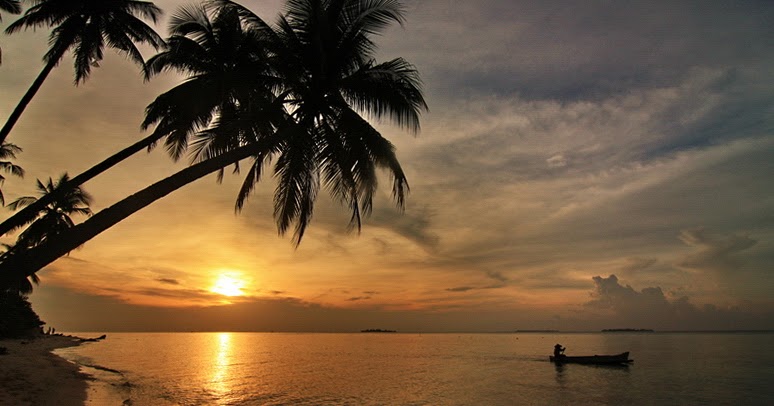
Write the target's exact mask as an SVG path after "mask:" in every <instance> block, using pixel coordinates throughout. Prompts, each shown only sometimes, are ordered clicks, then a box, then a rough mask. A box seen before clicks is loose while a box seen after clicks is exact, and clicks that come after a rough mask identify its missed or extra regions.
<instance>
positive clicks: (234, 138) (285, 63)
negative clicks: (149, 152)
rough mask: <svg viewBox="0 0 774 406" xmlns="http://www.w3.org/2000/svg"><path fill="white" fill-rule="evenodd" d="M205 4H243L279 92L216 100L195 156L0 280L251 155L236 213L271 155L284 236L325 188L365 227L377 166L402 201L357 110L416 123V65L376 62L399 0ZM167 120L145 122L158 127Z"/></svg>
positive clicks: (375, 135) (19, 262) (1, 270)
mask: <svg viewBox="0 0 774 406" xmlns="http://www.w3.org/2000/svg"><path fill="white" fill-rule="evenodd" d="M212 3H213V4H216V5H217V6H218V7H223V8H232V7H233V8H234V9H236V10H238V11H239V13H240V15H241V16H242V21H243V23H244V24H247V25H249V26H252V27H255V29H257V30H259V31H260V32H261V33H262V34H263V35H264V36H265V37H264V39H265V40H266V41H268V46H267V50H268V51H269V52H270V53H271V55H269V56H270V62H271V64H272V66H273V70H274V74H275V75H276V79H277V80H278V81H279V82H278V83H277V84H276V85H274V88H273V89H272V90H274V95H275V96H274V98H273V99H272V100H264V99H261V98H260V97H255V98H253V97H246V98H243V99H238V100H237V102H236V103H225V104H223V106H224V107H227V108H223V109H221V110H220V111H219V112H218V115H217V117H216V119H215V120H213V121H212V122H211V124H210V126H209V127H208V128H206V129H204V130H203V131H200V132H199V133H198V135H197V137H198V140H197V141H196V144H197V151H198V154H197V162H196V163H194V164H192V165H191V166H189V167H188V168H185V169H183V170H181V171H180V172H178V173H176V174H174V175H172V176H170V177H168V178H166V179H163V180H161V181H159V182H157V183H155V184H153V185H151V186H149V187H147V188H145V189H143V190H141V191H139V192H138V193H136V194H134V195H131V196H129V197H127V198H125V199H124V200H122V201H120V202H118V203H116V204H114V205H113V206H111V207H109V208H107V209H104V210H102V211H100V212H99V213H97V214H95V215H94V216H92V217H91V218H89V219H88V220H86V221H85V222H83V223H81V224H78V225H76V226H75V227H73V228H71V229H70V230H68V231H67V232H66V233H63V234H61V235H59V236H57V238H55V239H51V240H49V241H46V242H44V243H42V244H40V245H39V246H36V247H34V248H32V249H30V250H28V251H25V252H24V253H23V254H22V255H18V256H14V257H13V258H9V260H8V261H3V262H2V263H0V284H2V283H3V282H5V281H9V280H11V278H12V277H13V276H14V275H15V276H19V275H24V276H26V275H30V274H32V273H34V272H36V271H37V270H39V269H41V268H42V267H44V266H46V265H47V264H49V263H51V262H53V261H54V260H56V259H57V258H59V257H60V256H62V255H64V254H66V253H67V252H69V251H70V250H72V249H73V248H75V247H77V246H79V245H81V244H83V243H84V242H86V241H88V240H89V239H91V238H93V237H94V236H96V235H98V234H99V233H101V232H102V231H104V230H106V229H108V228H110V227H111V226H113V225H115V224H117V223H118V222H120V221H122V220H123V219H124V218H126V217H128V216H130V215H131V214H133V213H135V212H137V211H139V210H141V209H142V208H144V207H145V206H147V205H149V204H151V203H153V202H154V201H156V200H158V199H160V198H162V197H164V196H166V195H167V194H169V193H171V192H172V191H174V190H176V189H178V188H180V187H182V186H185V185H186V184H188V183H191V182H193V181H195V180H197V179H200V178H201V177H204V176H206V175H208V174H210V173H213V172H216V171H219V170H222V169H223V168H225V167H226V166H229V165H232V164H237V163H239V162H240V161H241V160H243V159H246V158H251V159H252V165H251V167H250V169H249V172H248V174H247V176H246V179H245V181H244V183H243V186H242V189H241V190H240V192H239V194H238V197H237V209H240V208H242V207H243V205H244V203H245V200H246V199H247V197H248V196H249V194H250V192H251V191H252V190H253V187H254V185H255V184H256V183H257V182H258V181H259V180H260V178H261V176H262V170H263V169H262V168H263V166H264V165H265V164H267V163H269V162H270V161H272V158H276V162H275V164H274V174H275V177H277V179H278V186H277V189H276V192H275V218H276V220H277V224H278V228H279V231H280V233H282V234H284V233H285V232H286V231H287V230H288V229H289V228H290V227H291V226H295V232H294V242H295V243H296V244H298V243H300V241H301V239H302V237H303V234H304V231H305V229H306V227H307V226H308V224H309V222H310V221H311V218H312V212H313V207H314V202H315V199H316V197H317V194H318V191H319V189H320V188H321V187H323V186H324V187H326V188H327V189H328V190H329V191H330V192H331V194H332V195H333V196H334V197H335V198H337V199H339V200H341V201H343V202H344V203H345V204H347V206H348V207H349V209H350V210H351V212H352V223H351V224H352V225H353V226H357V227H360V221H361V216H362V215H367V214H368V213H369V212H370V210H371V207H372V201H373V194H374V193H375V191H376V187H377V179H376V170H377V168H383V169H386V170H387V171H388V172H389V173H390V174H391V175H392V178H393V195H394V197H395V199H396V202H397V204H398V205H399V207H401V208H402V207H403V204H404V199H405V194H406V192H407V190H408V184H407V182H406V178H405V175H404V173H403V171H402V169H401V168H400V165H399V163H398V160H397V157H396V156H395V151H394V147H393V146H392V144H391V143H390V142H389V141H387V140H386V139H384V138H383V137H382V136H381V134H380V133H379V132H378V131H377V130H376V129H375V128H374V127H373V126H371V124H370V123H369V122H368V121H367V120H366V119H365V118H363V117H362V116H361V115H360V113H365V114H366V115H367V116H369V117H373V118H377V119H378V118H388V119H391V120H392V121H394V122H396V123H398V124H399V125H401V126H403V127H406V128H408V129H409V130H412V131H415V132H416V131H418V130H419V115H420V112H421V110H423V109H425V108H426V104H425V102H424V98H423V96H422V92H421V90H420V87H419V78H418V74H417V72H416V71H415V70H414V68H413V67H412V66H411V65H410V64H408V63H407V62H406V61H404V60H403V59H394V60H392V61H388V62H384V63H376V62H374V60H373V53H374V50H375V44H374V43H373V42H372V41H371V37H372V36H374V35H375V34H378V33H379V32H381V31H382V30H383V29H384V28H385V27H386V26H387V25H388V24H389V23H391V22H398V23H401V22H402V21H403V9H402V7H401V5H400V3H399V2H398V1H389V0H382V1H368V0H338V1H337V0H330V1H325V0H290V1H288V8H287V12H286V14H285V15H284V16H282V17H281V18H280V19H279V22H278V23H277V25H276V26H273V27H270V26H269V25H267V24H266V23H265V22H263V20H261V19H260V18H259V17H257V16H255V15H254V14H253V13H251V12H250V11H249V10H247V9H245V8H244V7H241V6H238V5H236V4H234V3H232V2H229V1H225V0H215V1H213V2H212ZM269 27H270V29H269V30H267V28H269ZM169 66H170V68H171V67H172V65H169ZM175 68H176V67H175ZM255 94H263V92H261V91H256V92H253V93H252V95H255ZM245 100H246V101H245ZM253 101H257V102H256V103H253ZM277 105H281V106H283V107H284V113H285V114H284V115H283V116H282V117H276V116H274V115H273V110H272V108H271V107H270V106H277ZM170 114H177V113H175V112H174V111H172V112H171V113H170ZM267 114H268V116H269V117H271V118H272V122H271V125H272V127H273V131H272V132H266V131H264V130H265V128H266V123H265V122H262V120H260V119H258V118H265V117H266V116H267ZM163 119H164V117H161V118H160V119H158V120H156V121H153V120H152V119H151V121H150V123H154V122H159V123H163ZM147 122H148V120H146V123H147ZM208 122H209V121H208ZM160 125H161V124H160Z"/></svg>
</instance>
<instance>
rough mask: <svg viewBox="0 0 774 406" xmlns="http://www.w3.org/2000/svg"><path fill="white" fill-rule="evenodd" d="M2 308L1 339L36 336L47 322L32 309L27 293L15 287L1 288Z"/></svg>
mask: <svg viewBox="0 0 774 406" xmlns="http://www.w3.org/2000/svg"><path fill="white" fill-rule="evenodd" d="M0 309H3V311H2V312H0V339H2V338H23V337H31V336H35V335H37V334H40V331H41V326H43V325H44V324H45V323H44V322H43V321H42V320H40V317H39V316H38V314H37V313H35V311H34V310H32V306H31V305H30V302H29V300H28V299H27V295H26V294H21V293H19V292H18V291H16V290H14V289H0Z"/></svg>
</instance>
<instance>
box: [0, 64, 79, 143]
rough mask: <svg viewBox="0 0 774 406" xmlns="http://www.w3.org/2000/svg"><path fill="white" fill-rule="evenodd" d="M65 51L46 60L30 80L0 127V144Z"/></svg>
mask: <svg viewBox="0 0 774 406" xmlns="http://www.w3.org/2000/svg"><path fill="white" fill-rule="evenodd" d="M65 51H66V49H62V50H61V51H59V52H58V53H57V54H55V55H53V57H52V58H51V59H49V60H48V63H46V66H44V67H43V70H42V71H40V73H39V74H38V77H37V78H35V81H34V82H32V85H31V86H30V87H29V89H27V93H24V96H23V97H22V98H21V100H20V101H19V104H17V105H16V108H15V109H13V112H11V115H10V116H8V121H6V122H5V125H4V126H3V128H2V129H0V144H2V143H3V141H5V139H6V137H8V134H10V133H11V130H12V129H13V126H14V125H16V122H17V121H19V117H21V115H22V113H24V110H25V109H26V108H27V105H28V104H30V102H31V101H32V98H33V97H35V94H37V93H38V90H40V86H42V85H43V82H45V81H46V78H48V74H49V73H51V70H53V69H54V67H56V65H57V64H58V63H59V60H60V59H62V55H64V52H65Z"/></svg>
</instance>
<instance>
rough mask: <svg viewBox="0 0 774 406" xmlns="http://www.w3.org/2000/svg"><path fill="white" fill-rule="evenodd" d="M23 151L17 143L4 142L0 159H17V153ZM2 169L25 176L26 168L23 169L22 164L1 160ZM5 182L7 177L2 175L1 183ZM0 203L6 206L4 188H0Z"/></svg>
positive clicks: (1, 146)
mask: <svg viewBox="0 0 774 406" xmlns="http://www.w3.org/2000/svg"><path fill="white" fill-rule="evenodd" d="M21 151H22V149H21V148H19V147H17V146H16V145H13V144H9V143H7V142H4V143H2V144H0V159H15V158H16V154H18V153H19V152H21ZM0 169H2V170H3V171H5V172H7V173H10V174H11V175H15V176H18V177H20V178H23V177H24V169H22V167H21V166H18V165H14V164H13V163H12V162H11V161H0ZM3 182H5V177H4V176H3V175H0V184H2V183H3ZM0 204H2V205H3V206H5V197H4V196H3V191H2V190H0Z"/></svg>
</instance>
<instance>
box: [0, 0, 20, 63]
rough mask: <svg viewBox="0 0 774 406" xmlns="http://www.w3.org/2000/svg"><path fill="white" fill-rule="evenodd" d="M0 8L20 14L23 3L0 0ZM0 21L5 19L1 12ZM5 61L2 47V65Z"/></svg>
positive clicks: (0, 59) (0, 53)
mask: <svg viewBox="0 0 774 406" xmlns="http://www.w3.org/2000/svg"><path fill="white" fill-rule="evenodd" d="M0 10H1V11H5V12H6V13H11V14H19V13H21V4H19V1H18V0H0ZM0 21H3V18H2V15H1V14H0ZM2 63H3V50H2V49H0V65H2Z"/></svg>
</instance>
